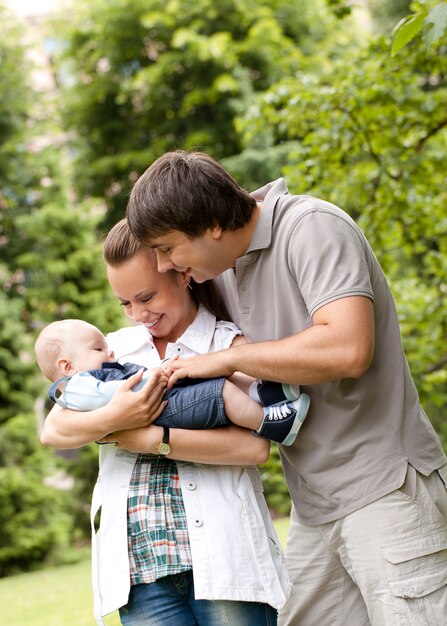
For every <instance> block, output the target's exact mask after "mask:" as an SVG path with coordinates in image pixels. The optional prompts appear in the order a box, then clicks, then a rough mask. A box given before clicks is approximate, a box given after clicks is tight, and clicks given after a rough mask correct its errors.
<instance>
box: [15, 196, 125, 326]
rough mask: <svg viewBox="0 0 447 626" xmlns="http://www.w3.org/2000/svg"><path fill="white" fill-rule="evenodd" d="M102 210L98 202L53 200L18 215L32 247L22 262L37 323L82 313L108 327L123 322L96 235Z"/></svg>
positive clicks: (24, 236) (27, 298) (27, 297)
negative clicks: (63, 203) (37, 208)
mask: <svg viewBox="0 0 447 626" xmlns="http://www.w3.org/2000/svg"><path fill="white" fill-rule="evenodd" d="M102 215H103V212H102V211H101V210H100V208H98V206H97V205H95V204H92V203H88V202H87V203H84V204H78V205H76V206H75V207H74V206H70V205H65V206H60V205H59V204H58V205H53V204H50V205H46V206H44V207H43V208H42V209H40V210H39V211H35V212H33V213H32V214H30V215H27V216H23V217H21V218H20V219H19V220H18V225H19V228H20V233H21V237H22V239H23V241H26V243H27V247H28V250H27V252H24V253H23V254H21V255H20V256H19V258H18V259H17V263H18V264H19V266H20V268H21V270H22V272H23V276H24V283H23V298H24V299H25V301H26V302H27V305H28V309H29V310H30V311H32V315H33V325H34V327H40V326H42V325H43V323H48V322H50V321H53V320H55V319H62V318H72V317H74V318H78V317H80V318H82V319H85V320H86V321H89V322H91V323H92V324H95V325H96V326H98V327H99V328H101V330H103V332H107V331H109V330H111V329H115V328H116V325H117V324H118V322H121V320H122V317H121V312H120V310H119V307H118V306H117V303H116V301H115V298H114V297H112V293H111V290H110V289H109V287H108V283H107V278H106V272H105V265H104V263H103V261H102V257H101V249H102V243H101V241H100V239H99V238H98V236H97V234H96V227H97V225H98V223H99V221H100V220H101V218H102ZM36 258H38V259H39V264H36Z"/></svg>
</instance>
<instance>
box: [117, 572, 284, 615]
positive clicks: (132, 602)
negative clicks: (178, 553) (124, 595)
mask: <svg viewBox="0 0 447 626" xmlns="http://www.w3.org/2000/svg"><path fill="white" fill-rule="evenodd" d="M120 618H121V623H122V624H124V626H276V620H277V613H276V610H275V609H274V608H272V607H271V606H270V605H268V604H261V603H259V602H239V601H237V602H236V601H230V600H195V598H194V583H193V577H192V571H188V572H184V573H182V574H174V575H172V576H165V577H164V578H159V579H158V580H157V581H155V582H154V583H150V584H148V585H134V586H132V587H131V589H130V595H129V602H128V603H127V604H126V606H124V607H122V608H121V609H120Z"/></svg>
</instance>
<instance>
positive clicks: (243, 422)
mask: <svg viewBox="0 0 447 626" xmlns="http://www.w3.org/2000/svg"><path fill="white" fill-rule="evenodd" d="M222 397H223V401H224V407H225V414H226V416H227V417H228V419H229V420H230V422H233V424H236V425H237V426H242V427H243V428H250V429H251V430H258V429H259V428H260V427H261V424H262V422H263V419H264V411H263V410H262V407H261V406H260V405H259V404H258V403H257V402H255V401H254V400H252V399H251V398H250V397H249V396H248V395H247V394H246V393H245V392H243V391H242V390H241V389H239V387H237V386H236V385H235V384H233V383H232V382H230V381H229V380H226V381H225V383H224V386H223V389H222Z"/></svg>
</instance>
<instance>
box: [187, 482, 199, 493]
mask: <svg viewBox="0 0 447 626" xmlns="http://www.w3.org/2000/svg"><path fill="white" fill-rule="evenodd" d="M188 489H189V490H190V491H194V489H197V485H196V483H193V482H190V483H188Z"/></svg>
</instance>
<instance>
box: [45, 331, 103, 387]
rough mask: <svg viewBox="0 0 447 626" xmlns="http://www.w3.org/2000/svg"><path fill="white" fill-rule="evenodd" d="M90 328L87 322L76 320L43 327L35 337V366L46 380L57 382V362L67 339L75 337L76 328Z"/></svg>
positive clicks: (58, 373) (58, 374)
mask: <svg viewBox="0 0 447 626" xmlns="http://www.w3.org/2000/svg"><path fill="white" fill-rule="evenodd" d="M86 325H87V326H91V324H89V323H88V322H84V321H83V320H77V319H68V320H60V321H58V322H52V323H51V324H48V326H45V328H44V329H43V330H42V331H41V332H40V334H39V336H38V337H37V340H36V343H35V345H34V351H35V354H36V361H37V365H38V366H39V367H40V370H41V372H42V374H43V375H44V376H45V378H48V380H52V381H55V380H58V378H60V377H61V373H60V371H59V369H58V367H57V361H58V359H59V358H60V357H61V356H62V350H63V348H64V344H65V343H66V341H67V339H71V340H72V339H73V338H74V337H75V333H76V328H77V327H78V328H80V327H81V326H82V327H84V326H86Z"/></svg>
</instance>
